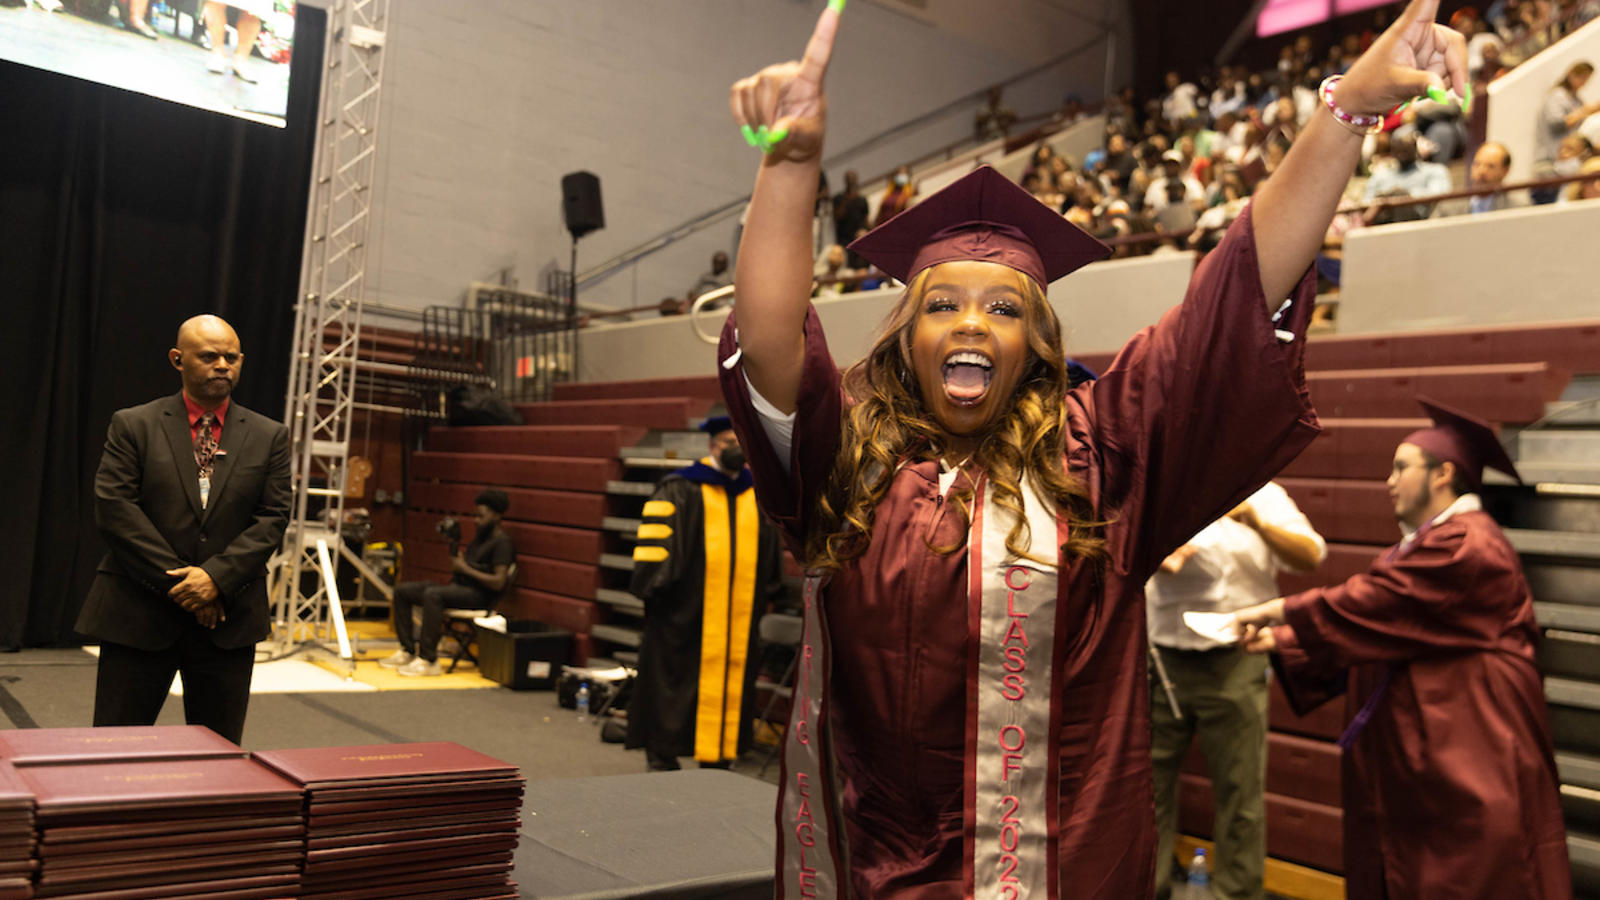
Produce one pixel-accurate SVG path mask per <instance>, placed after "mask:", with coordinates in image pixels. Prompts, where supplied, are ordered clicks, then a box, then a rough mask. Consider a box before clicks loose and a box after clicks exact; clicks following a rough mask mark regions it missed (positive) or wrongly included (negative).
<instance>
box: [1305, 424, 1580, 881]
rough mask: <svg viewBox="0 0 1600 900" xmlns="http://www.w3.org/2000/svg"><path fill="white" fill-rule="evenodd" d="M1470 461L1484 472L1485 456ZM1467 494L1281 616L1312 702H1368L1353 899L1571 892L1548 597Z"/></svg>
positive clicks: (1350, 844) (1355, 818)
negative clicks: (1543, 629)
mask: <svg viewBox="0 0 1600 900" xmlns="http://www.w3.org/2000/svg"><path fill="white" fill-rule="evenodd" d="M1425 405H1428V404H1425ZM1438 410H1439V408H1438V407H1437V406H1434V407H1433V408H1432V409H1430V414H1432V415H1434V418H1435V420H1436V421H1439V420H1440V418H1441V414H1440V412H1439V411H1438ZM1450 413H1453V411H1449V410H1445V414H1446V415H1449V414H1450ZM1449 418H1454V419H1460V418H1464V417H1461V416H1455V415H1449ZM1481 430H1482V431H1483V432H1484V433H1485V434H1489V433H1488V430H1487V428H1483V429H1481ZM1428 431H1432V432H1436V433H1437V432H1438V431H1439V429H1438V428H1437V427H1436V428H1434V429H1425V430H1424V431H1422V432H1418V433H1417V434H1416V435H1413V436H1412V437H1411V438H1408V442H1411V443H1417V444H1419V445H1421V444H1422V443H1423V441H1424V437H1419V435H1425V432H1428ZM1486 440H1487V441H1491V442H1492V441H1493V437H1492V434H1491V435H1490V436H1489V437H1488V438H1487V439H1486ZM1447 443H1448V442H1447ZM1491 452H1496V453H1497V452H1498V444H1494V445H1493V447H1492V448H1491ZM1436 455H1437V454H1436ZM1498 455H1499V457H1500V458H1501V459H1504V454H1503V453H1498ZM1452 462H1456V466H1457V470H1458V471H1461V470H1462V468H1463V463H1462V462H1460V461H1457V460H1452ZM1490 464H1491V465H1495V463H1493V462H1491V463H1490ZM1465 468H1467V469H1468V473H1467V474H1468V477H1469V479H1471V480H1473V481H1474V482H1475V483H1476V482H1477V481H1478V473H1479V472H1481V471H1482V463H1481V462H1475V464H1474V463H1470V462H1469V463H1468V464H1467V465H1466V466H1465ZM1496 468H1502V466H1500V465H1496ZM1503 468H1506V469H1508V470H1509V469H1510V464H1509V461H1506V463H1505V465H1504V466H1503ZM1512 474H1514V470H1512ZM1471 496H1472V495H1468V497H1469V498H1470V497H1471ZM1454 509H1455V507H1452V510H1454ZM1465 509H1466V510H1467V511H1462V512H1452V514H1451V515H1449V516H1448V518H1443V515H1442V514H1441V517H1439V518H1443V521H1439V518H1436V519H1435V520H1434V522H1430V523H1428V524H1427V525H1425V526H1424V527H1423V528H1422V529H1420V530H1419V531H1418V532H1417V534H1416V536H1415V537H1414V539H1413V540H1412V541H1411V542H1410V543H1409V544H1407V545H1404V546H1398V547H1394V548H1391V549H1390V550H1389V551H1388V552H1386V553H1384V554H1383V555H1381V556H1380V557H1379V558H1378V560H1377V561H1376V562H1374V563H1373V565H1372V568H1371V569H1370V570H1368V571H1367V572H1366V573H1364V574H1361V575H1357V576H1355V577H1354V578H1351V579H1350V580H1349V581H1346V582H1345V583H1343V584H1341V585H1337V586H1334V587H1324V588H1316V589H1314V590H1310V591H1306V592H1304V593H1301V594H1296V595H1294V596H1292V597H1287V598H1285V599H1284V620H1285V624H1284V625H1281V626H1278V627H1277V628H1275V629H1273V637H1274V639H1275V640H1276V642H1277V653H1276V655H1275V656H1274V658H1273V664H1274V667H1275V668H1276V669H1277V670H1278V672H1279V674H1280V676H1281V681H1282V683H1283V686H1284V689H1285V691H1286V693H1287V695H1288V697H1289V702H1290V704H1291V705H1292V706H1293V707H1294V708H1295V711H1296V712H1299V713H1302V714H1303V713H1305V712H1308V711H1309V710H1311V709H1312V708H1314V707H1316V706H1318V705H1320V704H1321V703H1323V702H1325V701H1327V700H1328V699H1330V698H1332V697H1335V696H1338V695H1339V694H1345V695H1346V704H1347V706H1348V707H1349V709H1350V710H1351V711H1352V713H1354V711H1355V710H1356V709H1357V708H1365V709H1366V711H1367V713H1368V716H1369V718H1367V719H1366V723H1365V725H1364V727H1359V726H1356V727H1352V729H1351V730H1349V731H1347V732H1346V737H1345V739H1344V741H1343V742H1345V743H1349V747H1348V749H1346V750H1345V752H1344V757H1343V769H1344V771H1343V776H1344V777H1343V790H1344V858H1345V890H1346V894H1347V896H1348V897H1350V900H1431V898H1434V897H1459V898H1483V900H1566V898H1570V897H1571V896H1572V873H1571V869H1570V867H1569V863H1568V859H1567V836H1566V831H1565V828H1564V826H1563V825H1562V819H1561V801H1560V793H1559V792H1560V787H1559V783H1558V780H1557V775H1556V766H1555V757H1554V751H1553V749H1552V746H1551V740H1550V726H1549V721H1548V716H1547V713H1546V709H1545V700H1544V686H1543V684H1542V682H1541V680H1540V677H1539V670H1538V668H1537V667H1536V665H1535V663H1534V644H1535V642H1536V641H1537V639H1538V636H1539V632H1538V625H1537V624H1536V623H1535V621H1534V614H1533V597H1532V595H1531V594H1530V593H1529V591H1528V583H1527V581H1526V579H1524V577H1523V574H1522V565H1521V563H1520V562H1519V560H1518V557H1517V552H1516V550H1515V549H1513V548H1512V546H1511V543H1510V542H1509V541H1507V540H1506V536H1505V534H1504V533H1503V532H1501V530H1500V528H1499V526H1498V525H1496V524H1495V522H1494V520H1493V519H1492V518H1490V517H1489V515H1488V514H1487V513H1485V512H1483V511H1482V510H1481V509H1479V508H1477V504H1469V505H1468V506H1466V507H1465ZM1375 694H1376V695H1377V696H1376V697H1374V695H1375ZM1358 728H1359V730H1358Z"/></svg>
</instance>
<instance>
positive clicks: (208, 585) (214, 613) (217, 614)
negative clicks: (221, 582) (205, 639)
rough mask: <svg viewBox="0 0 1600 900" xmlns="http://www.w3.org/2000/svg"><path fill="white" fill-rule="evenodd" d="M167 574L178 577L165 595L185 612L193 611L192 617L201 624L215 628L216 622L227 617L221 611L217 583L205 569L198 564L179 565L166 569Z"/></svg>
mask: <svg viewBox="0 0 1600 900" xmlns="http://www.w3.org/2000/svg"><path fill="white" fill-rule="evenodd" d="M167 574H168V575H171V576H172V577H173V578H177V579H179V581H178V583H177V584H175V585H173V586H172V589H171V590H169V591H167V596H168V597H171V598H172V600H173V602H174V603H177V604H178V605H179V606H181V607H183V608H184V610H185V611H186V612H191V613H194V617H195V618H196V619H197V620H199V622H200V624H201V625H204V626H205V627H207V628H216V627H217V623H218V622H221V621H223V620H225V619H227V618H228V617H227V615H226V614H225V613H223V611H222V599H221V594H220V592H218V590H217V583H216V582H215V581H212V580H211V576H210V575H209V574H207V572H206V570H205V569H202V568H200V567H199V566H181V567H179V568H176V569H168V570H167Z"/></svg>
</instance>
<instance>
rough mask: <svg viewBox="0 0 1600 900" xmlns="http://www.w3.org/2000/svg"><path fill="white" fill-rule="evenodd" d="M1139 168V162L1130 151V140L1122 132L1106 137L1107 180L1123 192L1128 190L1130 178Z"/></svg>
mask: <svg viewBox="0 0 1600 900" xmlns="http://www.w3.org/2000/svg"><path fill="white" fill-rule="evenodd" d="M1138 168H1139V161H1138V160H1137V159H1134V156H1133V153H1131V152H1130V151H1129V150H1128V138H1127V137H1126V136H1125V135H1123V134H1121V133H1120V132H1111V133H1110V134H1108V135H1107V136H1106V155H1105V160H1104V170H1105V172H1106V176H1107V178H1108V179H1109V180H1110V181H1111V182H1112V183H1114V184H1116V186H1117V187H1118V188H1119V189H1120V190H1122V191H1124V192H1125V191H1127V189H1128V178H1129V176H1131V175H1132V174H1133V173H1134V171H1135V170H1137V169H1138Z"/></svg>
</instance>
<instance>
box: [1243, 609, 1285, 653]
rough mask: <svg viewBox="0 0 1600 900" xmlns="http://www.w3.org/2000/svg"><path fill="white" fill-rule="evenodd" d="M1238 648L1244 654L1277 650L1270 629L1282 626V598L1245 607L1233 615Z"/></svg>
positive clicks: (1276, 644)
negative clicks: (1240, 648)
mask: <svg viewBox="0 0 1600 900" xmlns="http://www.w3.org/2000/svg"><path fill="white" fill-rule="evenodd" d="M1233 620H1234V627H1235V628H1236V629H1237V630H1238V634H1239V646H1241V647H1243V648H1244V649H1245V652H1246V653H1271V652H1272V651H1274V650H1276V649H1277V648H1278V642H1277V640H1276V639H1274V638H1273V636H1272V627H1273V626H1274V625H1282V624H1283V598H1282V597H1279V598H1278V599H1276V600H1268V601H1267V602H1265V603H1258V604H1256V605H1255V606H1247V607H1245V608H1244V609H1241V610H1239V611H1238V612H1236V613H1234V614H1233Z"/></svg>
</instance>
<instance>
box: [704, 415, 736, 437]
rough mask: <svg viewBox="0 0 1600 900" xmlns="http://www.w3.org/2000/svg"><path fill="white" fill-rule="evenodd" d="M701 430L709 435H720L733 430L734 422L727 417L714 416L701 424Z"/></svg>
mask: <svg viewBox="0 0 1600 900" xmlns="http://www.w3.org/2000/svg"><path fill="white" fill-rule="evenodd" d="M700 430H701V431H704V432H705V433H706V434H709V435H713V436H714V435H719V434H721V433H723V432H724V431H732V430H733V420H732V419H730V418H728V417H727V416H712V417H711V418H709V419H707V420H705V421H704V422H702V423H700Z"/></svg>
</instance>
